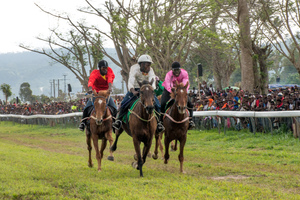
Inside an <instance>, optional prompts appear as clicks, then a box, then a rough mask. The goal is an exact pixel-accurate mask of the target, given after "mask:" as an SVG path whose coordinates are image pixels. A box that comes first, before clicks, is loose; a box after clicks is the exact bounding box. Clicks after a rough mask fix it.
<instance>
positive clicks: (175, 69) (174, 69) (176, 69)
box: [172, 68, 181, 72]
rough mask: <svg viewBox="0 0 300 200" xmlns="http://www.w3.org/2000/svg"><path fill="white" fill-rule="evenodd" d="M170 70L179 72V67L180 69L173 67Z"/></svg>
mask: <svg viewBox="0 0 300 200" xmlns="http://www.w3.org/2000/svg"><path fill="white" fill-rule="evenodd" d="M172 71H173V72H180V71H181V69H180V68H173V69H172Z"/></svg>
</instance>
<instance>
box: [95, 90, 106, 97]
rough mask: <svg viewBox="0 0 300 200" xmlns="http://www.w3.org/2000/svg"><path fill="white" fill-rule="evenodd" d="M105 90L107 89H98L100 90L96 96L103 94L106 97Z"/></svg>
mask: <svg viewBox="0 0 300 200" xmlns="http://www.w3.org/2000/svg"><path fill="white" fill-rule="evenodd" d="M107 91H108V90H100V91H99V92H98V93H97V96H104V97H106V96H107V94H108V93H107ZM97 96H96V97H97Z"/></svg>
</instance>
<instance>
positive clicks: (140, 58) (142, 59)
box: [138, 54, 153, 63]
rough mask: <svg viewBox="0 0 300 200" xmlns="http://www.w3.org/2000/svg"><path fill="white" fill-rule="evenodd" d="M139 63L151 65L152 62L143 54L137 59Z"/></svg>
mask: <svg viewBox="0 0 300 200" xmlns="http://www.w3.org/2000/svg"><path fill="white" fill-rule="evenodd" d="M141 62H149V63H153V62H152V58H151V57H150V56H149V55H147V54H144V55H141V56H140V57H139V59H138V63H141Z"/></svg>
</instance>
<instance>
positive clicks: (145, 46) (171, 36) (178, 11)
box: [21, 0, 205, 86]
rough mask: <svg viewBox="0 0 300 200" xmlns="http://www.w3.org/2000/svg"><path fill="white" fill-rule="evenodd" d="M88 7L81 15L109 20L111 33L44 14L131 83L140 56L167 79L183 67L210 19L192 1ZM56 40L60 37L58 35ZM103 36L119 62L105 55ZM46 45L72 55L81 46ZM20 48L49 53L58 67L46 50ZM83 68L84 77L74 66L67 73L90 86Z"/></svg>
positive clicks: (110, 3) (47, 40)
mask: <svg viewBox="0 0 300 200" xmlns="http://www.w3.org/2000/svg"><path fill="white" fill-rule="evenodd" d="M86 2H87V4H88V7H86V8H82V9H79V10H80V11H81V12H83V13H87V14H90V15H96V16H98V17H100V18H101V19H104V20H105V21H106V22H107V23H108V25H109V26H110V30H109V32H105V31H103V29H102V28H101V27H98V26H97V25H92V26H88V25H86V23H85V22H76V21H74V20H72V19H71V18H69V16H63V15H55V14H52V13H50V12H47V11H45V10H43V9H42V10H43V11H44V12H46V13H48V14H50V15H51V16H54V17H57V18H59V19H63V20H66V21H67V22H68V23H69V24H70V26H71V27H72V28H74V30H76V31H77V33H78V34H76V35H77V36H78V37H79V38H82V40H83V41H84V43H85V44H89V46H92V47H93V48H94V49H96V50H97V52H99V53H100V52H101V53H103V54H104V55H105V56H107V57H108V58H110V59H111V60H112V62H114V63H115V64H116V65H117V66H119V67H120V68H121V69H122V71H121V75H122V76H123V79H124V80H125V82H126V83H127V81H128V77H129V75H128V73H129V70H130V67H131V66H132V65H133V64H135V63H136V61H137V57H138V56H140V55H141V54H145V53H147V54H149V55H150V56H151V57H152V58H153V60H154V65H153V67H154V68H155V71H156V73H157V74H158V75H162V74H165V72H167V71H168V70H169V69H170V65H171V63H172V62H173V61H174V60H176V61H179V62H181V63H182V64H184V63H185V61H186V59H187V57H188V54H189V50H190V47H191V44H192V42H193V41H194V38H195V37H197V34H199V30H201V26H202V25H201V22H202V18H204V19H205V16H203V15H201V13H202V12H201V11H202V9H205V6H204V5H201V4H199V3H197V2H196V1H192V2H191V1H190V0H184V1H179V0H175V1H159V0H154V1H153V0H146V1H139V2H137V1H130V2H129V3H128V5H125V3H124V2H123V1H122V2H121V1H119V0H115V1H106V2H105V3H104V5H103V7H101V8H97V7H95V6H93V5H92V4H91V3H90V1H88V0H86ZM87 21H88V20H87ZM53 33H54V32H53ZM91 33H94V34H91ZM54 35H56V36H60V34H58V33H55V34H54ZM100 35H101V36H105V37H107V38H108V39H109V40H111V41H112V42H113V44H114V46H115V49H116V51H117V55H118V58H119V60H115V59H114V58H113V57H112V55H109V54H108V53H107V52H106V51H105V47H104V46H103V44H102V42H100V41H99V37H100ZM40 39H41V38H40ZM41 40H43V41H45V42H48V43H49V45H50V48H51V50H52V51H53V49H54V48H53V47H52V45H57V46H59V47H61V48H64V49H68V50H70V49H71V47H74V48H76V49H77V46H78V45H77V46H76V44H77V43H75V41H73V39H72V42H69V46H63V45H60V44H58V43H54V42H53V40H51V39H50V38H49V39H41ZM67 41H68V40H67ZM21 47H22V48H25V49H27V50H30V51H34V52H37V53H41V54H45V55H47V56H49V57H50V58H52V59H53V60H56V61H58V62H59V60H58V59H56V58H55V57H54V56H51V55H49V54H46V53H45V51H44V50H41V51H37V50H34V49H31V48H28V47H25V46H24V45H21ZM67 47H69V48H67ZM85 49H88V48H85ZM77 50H78V49H77ZM71 52H72V54H73V55H74V56H75V55H78V54H79V55H83V53H81V54H80V52H82V51H79V50H78V51H71ZM54 54H55V53H54ZM56 55H57V54H56ZM97 55H98V54H97ZM75 59H76V60H77V61H78V60H79V61H81V60H82V58H80V59H79V58H77V57H76V56H75ZM61 63H62V64H64V65H65V66H69V63H68V62H67V61H66V60H62V61H61ZM82 66H83V65H82V64H81V70H82V73H79V70H76V69H74V68H72V67H73V66H69V67H68V68H69V69H70V70H71V71H72V72H73V73H74V72H76V74H77V73H78V74H79V75H80V76H79V75H76V74H75V75H76V76H77V78H78V79H79V80H80V78H82V80H80V81H81V82H82V84H83V85H84V86H85V85H87V84H86V82H84V81H86V80H87V79H86V78H85V74H87V73H86V72H84V71H83V69H84V67H82ZM90 66H92V65H90ZM79 77H80V78H79ZM160 78H162V77H160Z"/></svg>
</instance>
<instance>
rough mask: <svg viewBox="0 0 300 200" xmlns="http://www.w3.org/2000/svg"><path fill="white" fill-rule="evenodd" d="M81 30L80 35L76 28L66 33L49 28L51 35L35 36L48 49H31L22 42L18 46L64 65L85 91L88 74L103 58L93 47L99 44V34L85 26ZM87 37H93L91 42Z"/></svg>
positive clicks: (100, 52)
mask: <svg viewBox="0 0 300 200" xmlns="http://www.w3.org/2000/svg"><path fill="white" fill-rule="evenodd" d="M82 31H83V32H84V34H85V36H83V35H81V33H79V32H78V31H77V30H76V29H75V30H70V31H69V32H68V33H66V34H62V33H60V32H59V31H58V30H57V29H51V30H50V32H51V35H50V36H49V37H48V38H41V37H37V39H38V40H40V41H43V42H46V43H48V44H49V47H50V51H47V50H45V49H41V50H37V49H33V48H31V47H28V46H25V45H23V44H21V45H20V47H22V48H24V49H26V50H29V51H32V52H35V53H39V54H43V55H46V56H48V57H49V58H51V59H52V60H53V62H57V63H60V64H62V65H64V66H65V67H66V68H68V69H69V70H70V71H71V72H72V73H73V74H74V75H75V77H76V78H77V79H78V80H79V81H80V83H81V85H82V86H83V87H84V88H85V90H86V91H87V90H88V86H87V85H88V79H89V74H90V72H91V71H93V70H94V69H97V63H98V62H99V61H100V60H101V59H102V58H103V53H102V51H101V50H99V49H98V48H96V47H95V45H101V43H102V41H101V36H100V35H99V34H92V33H91V32H90V31H89V30H88V29H85V28H82ZM92 35H93V36H92ZM87 37H89V38H90V37H93V39H94V41H93V43H90V42H89V41H88V40H87Z"/></svg>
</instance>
